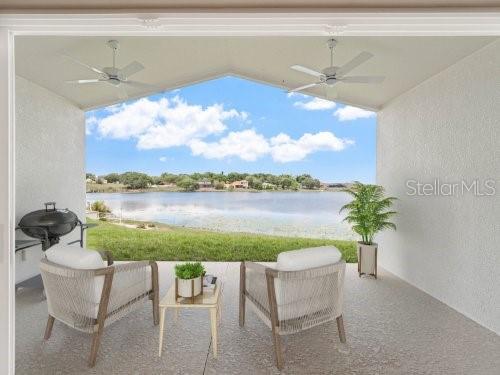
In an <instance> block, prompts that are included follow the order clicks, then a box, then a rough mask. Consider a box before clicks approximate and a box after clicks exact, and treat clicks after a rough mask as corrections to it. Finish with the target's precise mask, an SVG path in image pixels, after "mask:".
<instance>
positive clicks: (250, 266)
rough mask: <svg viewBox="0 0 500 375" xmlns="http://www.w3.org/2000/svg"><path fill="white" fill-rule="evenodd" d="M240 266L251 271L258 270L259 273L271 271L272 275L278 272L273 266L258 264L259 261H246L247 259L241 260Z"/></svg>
mask: <svg viewBox="0 0 500 375" xmlns="http://www.w3.org/2000/svg"><path fill="white" fill-rule="evenodd" d="M242 267H245V268H248V269H250V270H252V271H255V272H259V273H272V274H273V275H274V274H275V273H276V274H277V272H278V271H277V270H275V269H274V268H271V267H268V266H265V265H263V264H260V263H255V262H248V261H245V262H242Z"/></svg>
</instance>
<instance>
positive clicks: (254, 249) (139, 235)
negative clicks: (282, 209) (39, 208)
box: [87, 219, 357, 263]
mask: <svg viewBox="0 0 500 375" xmlns="http://www.w3.org/2000/svg"><path fill="white" fill-rule="evenodd" d="M87 223H97V224H98V226H97V227H94V228H90V229H88V230H87V247H88V248H90V249H99V250H109V251H111V252H112V253H113V257H114V259H115V260H146V259H147V260H169V261H186V260H197V261H216V262H234V261H243V260H251V261H257V262H274V261H276V257H277V256H278V254H279V253H281V252H282V251H287V250H296V249H301V248H306V247H314V246H324V245H333V246H335V247H337V248H338V249H339V250H340V251H341V252H342V254H343V257H344V259H345V260H346V262H348V263H354V262H356V261H357V259H356V244H355V242H354V241H342V240H327V239H312V238H296V237H281V236H268V235H260V234H250V233H221V232H214V231H206V230H198V229H191V228H181V227H175V226H168V225H162V224H156V227H155V228H154V229H148V230H145V229H137V228H127V227H124V226H120V225H117V224H113V223H110V222H105V221H97V220H92V219H87Z"/></svg>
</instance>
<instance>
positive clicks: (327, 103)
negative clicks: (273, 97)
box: [293, 98, 336, 111]
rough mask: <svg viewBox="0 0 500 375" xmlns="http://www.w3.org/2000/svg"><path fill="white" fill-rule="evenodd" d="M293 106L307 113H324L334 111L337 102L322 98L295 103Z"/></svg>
mask: <svg viewBox="0 0 500 375" xmlns="http://www.w3.org/2000/svg"><path fill="white" fill-rule="evenodd" d="M293 105H294V106H295V107H298V108H301V109H305V110H306V111H324V110H327V109H333V108H335V106H336V104H335V102H332V101H331V100H326V99H321V98H313V99H311V100H309V101H307V102H303V101H302V102H295V103H293Z"/></svg>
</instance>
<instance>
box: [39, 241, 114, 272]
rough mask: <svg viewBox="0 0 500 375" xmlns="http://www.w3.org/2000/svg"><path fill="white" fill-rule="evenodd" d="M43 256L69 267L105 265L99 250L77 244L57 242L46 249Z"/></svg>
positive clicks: (80, 267) (102, 266)
mask: <svg viewBox="0 0 500 375" xmlns="http://www.w3.org/2000/svg"><path fill="white" fill-rule="evenodd" d="M45 256H46V257H47V259H48V260H49V261H51V262H52V263H56V264H59V265H61V266H66V267H70V268H76V269H86V270H87V269H98V268H104V267H107V265H106V263H105V262H104V261H103V260H102V257H101V254H99V252H97V251H95V250H88V249H83V248H81V247H77V246H69V245H62V244H58V245H55V246H52V247H51V248H50V249H48V250H47V251H46V252H45Z"/></svg>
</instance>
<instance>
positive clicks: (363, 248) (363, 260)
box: [358, 242, 378, 278]
mask: <svg viewBox="0 0 500 375" xmlns="http://www.w3.org/2000/svg"><path fill="white" fill-rule="evenodd" d="M377 251H378V245H377V244H376V243H374V244H372V245H366V244H364V243H362V242H358V273H359V276H361V275H372V276H375V278H377Z"/></svg>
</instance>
